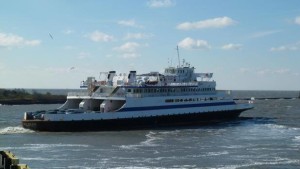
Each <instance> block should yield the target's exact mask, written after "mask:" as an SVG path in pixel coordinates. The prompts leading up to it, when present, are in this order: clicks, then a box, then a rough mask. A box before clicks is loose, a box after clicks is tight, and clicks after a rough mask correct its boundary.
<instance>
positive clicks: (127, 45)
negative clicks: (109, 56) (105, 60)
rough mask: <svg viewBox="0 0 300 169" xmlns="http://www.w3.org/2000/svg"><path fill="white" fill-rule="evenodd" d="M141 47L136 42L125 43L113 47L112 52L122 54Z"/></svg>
mask: <svg viewBox="0 0 300 169" xmlns="http://www.w3.org/2000/svg"><path fill="white" fill-rule="evenodd" d="M140 46H141V45H140V44H139V43H136V42H126V43H125V44H123V45H121V46H119V47H115V48H114V50H118V51H122V52H135V51H136V50H137V48H139V47H140Z"/></svg>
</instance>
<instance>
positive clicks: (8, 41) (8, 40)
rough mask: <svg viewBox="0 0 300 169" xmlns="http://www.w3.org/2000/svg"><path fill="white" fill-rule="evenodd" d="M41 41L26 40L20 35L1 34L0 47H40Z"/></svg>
mask: <svg viewBox="0 0 300 169" xmlns="http://www.w3.org/2000/svg"><path fill="white" fill-rule="evenodd" d="M40 44H41V41H40V40H26V39H24V38H23V37H21V36H19V35H14V34H5V33H0V47H4V48H10V47H18V46H38V45H40Z"/></svg>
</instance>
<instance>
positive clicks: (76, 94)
mask: <svg viewBox="0 0 300 169" xmlns="http://www.w3.org/2000/svg"><path fill="white" fill-rule="evenodd" d="M68 96H89V92H69V93H68Z"/></svg>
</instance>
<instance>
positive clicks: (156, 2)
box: [147, 0, 176, 8]
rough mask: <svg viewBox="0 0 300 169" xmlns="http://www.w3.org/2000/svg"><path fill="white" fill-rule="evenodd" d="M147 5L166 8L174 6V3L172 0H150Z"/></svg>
mask: <svg viewBox="0 0 300 169" xmlns="http://www.w3.org/2000/svg"><path fill="white" fill-rule="evenodd" d="M147 5H148V6H149V7H151V8H167V7H171V6H175V5H176V3H175V2H174V1H173V0H150V1H148V2H147Z"/></svg>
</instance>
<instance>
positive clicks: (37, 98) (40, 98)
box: [0, 89, 67, 105]
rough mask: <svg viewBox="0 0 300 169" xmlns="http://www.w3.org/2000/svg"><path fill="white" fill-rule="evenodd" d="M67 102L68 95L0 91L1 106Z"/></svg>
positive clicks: (15, 90) (19, 90) (18, 90)
mask: <svg viewBox="0 0 300 169" xmlns="http://www.w3.org/2000/svg"><path fill="white" fill-rule="evenodd" d="M66 100H67V96H66V95H52V94H51V93H49V92H47V93H46V94H41V93H38V92H33V93H28V92H27V91H25V90H24V89H12V90H8V89H0V104H2V105H24V104H62V103H64V102H65V101H66Z"/></svg>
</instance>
